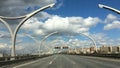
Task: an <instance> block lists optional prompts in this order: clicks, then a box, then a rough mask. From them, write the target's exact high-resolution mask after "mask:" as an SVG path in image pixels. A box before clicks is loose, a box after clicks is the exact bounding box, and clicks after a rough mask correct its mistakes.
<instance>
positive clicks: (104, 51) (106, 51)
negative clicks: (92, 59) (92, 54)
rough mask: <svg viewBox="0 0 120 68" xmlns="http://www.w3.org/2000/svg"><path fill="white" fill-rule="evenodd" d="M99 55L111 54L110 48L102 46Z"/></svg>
mask: <svg viewBox="0 0 120 68" xmlns="http://www.w3.org/2000/svg"><path fill="white" fill-rule="evenodd" d="M100 53H102V54H110V53H112V46H102V47H100Z"/></svg>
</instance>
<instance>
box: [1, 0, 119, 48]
mask: <svg viewBox="0 0 120 68" xmlns="http://www.w3.org/2000/svg"><path fill="white" fill-rule="evenodd" d="M52 3H55V6H54V7H53V8H48V9H46V10H44V11H42V12H40V13H38V14H37V15H35V16H33V17H32V18H30V19H29V20H27V21H26V22H25V23H24V24H23V26H22V27H21V29H20V30H19V32H18V35H17V41H16V45H30V44H34V43H35V42H34V41H33V40H32V39H30V38H28V37H27V36H25V33H27V34H29V35H31V36H33V37H35V39H37V40H41V37H44V36H46V35H48V34H50V33H52V32H55V31H57V32H58V33H59V34H66V35H73V36H74V35H77V37H76V39H75V38H74V39H72V38H70V39H69V40H68V39H67V40H68V41H66V39H64V38H62V40H63V42H66V43H69V42H71V40H72V42H74V41H76V43H79V42H84V43H86V44H87V42H88V40H83V39H81V40H80V38H81V37H78V36H79V34H80V33H83V34H86V35H90V36H92V37H93V38H94V40H95V41H96V43H97V46H102V45H119V44H120V34H119V33H120V27H119V26H120V18H119V17H120V15H119V14H117V13H115V12H113V11H110V10H106V9H103V8H99V6H98V4H103V5H107V6H110V7H113V8H116V9H118V10H119V9H120V7H119V6H120V4H119V3H120V1H119V0H0V16H8V17H10V16H11V17H15V16H21V15H25V14H29V13H31V12H33V11H35V10H37V9H39V8H40V7H43V6H45V5H48V4H52ZM5 21H7V22H8V23H9V24H10V26H11V28H12V29H13V31H14V29H15V27H16V25H18V22H20V20H18V21H16V20H15V21H10V20H5ZM55 35H58V34H55ZM61 37H62V36H61ZM71 37H72V36H71ZM58 38H59V37H58ZM0 44H1V45H0V48H1V49H2V48H5V47H8V46H10V45H11V37H10V35H9V31H8V30H7V28H6V27H5V26H4V25H3V24H0ZM88 44H89V43H88ZM23 48H25V46H18V49H23Z"/></svg>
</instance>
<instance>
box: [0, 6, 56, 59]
mask: <svg viewBox="0 0 120 68" xmlns="http://www.w3.org/2000/svg"><path fill="white" fill-rule="evenodd" d="M54 5H55V4H49V5H47V6H44V7H42V8H40V9H38V10H36V11H34V12H31V13H29V14H26V15H23V16H19V17H4V16H0V21H1V22H2V23H3V24H4V25H5V26H6V27H7V28H8V30H9V32H10V35H11V40H12V53H11V56H12V57H13V60H14V57H15V56H16V54H15V42H16V36H17V33H18V30H19V29H20V27H21V26H22V25H23V24H24V23H25V22H26V21H27V20H28V19H29V18H31V17H32V16H34V15H35V14H37V13H39V12H40V11H43V10H45V9H47V8H50V7H53V6H54ZM4 19H8V20H15V19H22V20H21V21H20V23H19V24H18V25H17V27H16V28H15V30H14V31H12V29H11V27H10V25H9V24H8V23H7V22H6V21H5V20H4Z"/></svg>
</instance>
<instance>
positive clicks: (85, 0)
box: [48, 0, 120, 38]
mask: <svg viewBox="0 0 120 68" xmlns="http://www.w3.org/2000/svg"><path fill="white" fill-rule="evenodd" d="M62 2H63V5H62V6H61V7H60V8H59V9H56V10H49V11H48V12H49V13H50V14H55V15H60V16H62V17H71V16H80V17H84V18H86V17H89V16H91V17H99V18H100V19H101V20H104V19H105V18H106V16H107V15H108V14H113V15H115V16H118V17H120V16H119V15H118V14H116V13H115V12H112V11H109V10H106V9H101V8H99V7H98V4H104V5H108V6H111V7H113V8H116V9H120V7H119V6H120V4H119V3H120V1H119V0H117V1H116V0H69V1H68V0H62ZM104 25H105V24H101V23H99V24H98V25H96V26H94V27H92V28H91V30H90V32H92V33H98V32H99V33H100V32H103V33H105V34H107V35H108V36H110V37H111V38H119V37H120V34H119V32H120V30H119V29H111V30H103V26H104Z"/></svg>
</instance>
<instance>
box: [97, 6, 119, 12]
mask: <svg viewBox="0 0 120 68" xmlns="http://www.w3.org/2000/svg"><path fill="white" fill-rule="evenodd" d="M98 6H99V7H100V8H104V9H108V10H111V11H114V12H116V13H118V14H120V10H117V9H115V8H112V7H109V6H106V5H103V4H98Z"/></svg>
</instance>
